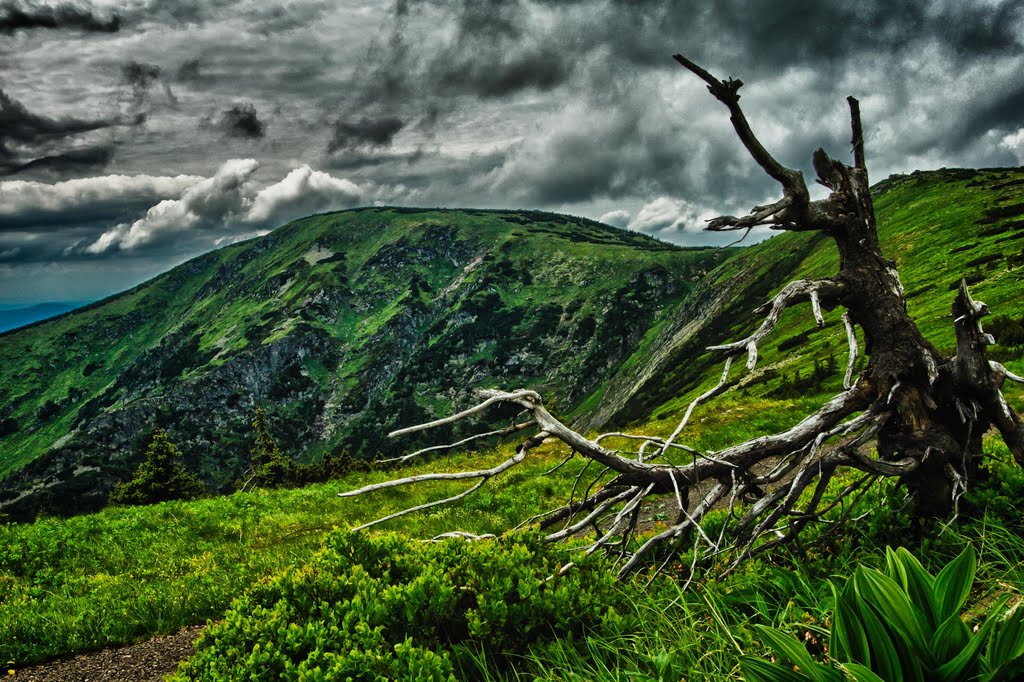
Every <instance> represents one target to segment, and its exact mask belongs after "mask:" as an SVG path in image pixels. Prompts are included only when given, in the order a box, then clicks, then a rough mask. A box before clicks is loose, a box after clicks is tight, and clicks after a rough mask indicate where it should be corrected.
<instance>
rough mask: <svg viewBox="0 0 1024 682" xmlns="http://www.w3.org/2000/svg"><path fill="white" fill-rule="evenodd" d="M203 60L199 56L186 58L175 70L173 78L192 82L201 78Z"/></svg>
mask: <svg viewBox="0 0 1024 682" xmlns="http://www.w3.org/2000/svg"><path fill="white" fill-rule="evenodd" d="M202 68H203V62H202V60H200V59H199V58H192V59H188V60H186V61H184V62H182V63H181V66H179V67H178V70H177V71H176V72H175V75H174V78H175V80H178V81H182V82H186V83H194V82H196V81H198V80H199V79H200V78H202Z"/></svg>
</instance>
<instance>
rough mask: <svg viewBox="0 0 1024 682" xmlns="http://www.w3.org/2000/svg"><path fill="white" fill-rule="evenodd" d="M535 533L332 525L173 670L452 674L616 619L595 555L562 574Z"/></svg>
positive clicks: (260, 676) (279, 675) (609, 585)
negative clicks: (470, 536)
mask: <svg viewBox="0 0 1024 682" xmlns="http://www.w3.org/2000/svg"><path fill="white" fill-rule="evenodd" d="M561 552H564V550H559V549H558V548H552V547H550V546H548V545H545V544H543V542H542V540H541V537H540V536H539V535H538V534H524V535H515V536H510V537H507V538H502V539H498V540H493V541H479V542H466V541H463V540H447V541H444V542H437V543H422V542H416V541H413V540H408V539H405V538H401V537H399V536H396V535H386V536H381V537H377V538H371V537H368V536H366V535H364V534H359V533H353V532H349V531H335V532H334V533H332V534H330V535H329V536H328V538H327V540H326V546H325V548H324V549H323V550H322V551H321V552H320V553H319V554H318V555H317V556H316V557H315V558H314V559H313V560H312V561H311V562H310V563H309V564H308V565H306V566H304V567H302V568H296V569H292V570H289V571H287V572H285V573H283V574H281V575H279V576H278V577H277V578H275V579H274V580H272V581H271V582H270V583H269V584H267V585H265V586H261V587H258V588H256V589H254V590H252V591H251V592H250V593H248V594H246V595H245V596H243V597H241V598H239V599H237V600H236V601H235V602H234V604H233V605H232V608H231V609H230V610H229V611H228V612H227V614H226V616H225V618H224V620H223V621H221V622H220V623H217V624H215V625H212V626H211V627H210V629H209V630H208V631H207V632H206V634H204V635H203V637H202V638H201V639H200V640H199V641H198V643H197V645H196V654H195V656H194V657H193V658H192V659H191V660H189V661H188V662H186V663H184V664H183V665H182V667H181V669H180V671H179V673H178V675H177V678H176V679H177V680H179V681H180V680H199V679H203V680H206V679H211V680H212V679H247V680H291V679H308V680H320V679H346V678H347V679H357V680H362V679H400V680H450V679H455V676H456V674H457V672H458V671H459V660H458V659H459V657H460V656H466V657H467V659H469V658H473V657H474V656H475V655H476V652H479V651H484V652H486V654H487V656H488V659H489V660H490V661H492V662H494V663H495V664H497V665H508V664H510V662H511V661H512V660H513V658H514V657H515V656H521V655H522V654H523V653H524V652H525V651H526V650H527V648H528V647H529V646H530V645H532V644H534V643H537V642H543V641H550V640H551V639H553V638H555V637H560V638H569V639H572V638H573V637H578V636H582V635H584V634H585V633H589V632H602V631H604V632H610V631H611V630H613V629H614V630H620V629H621V627H622V623H621V621H622V618H621V617H620V616H619V615H618V612H617V611H616V608H615V607H616V605H619V606H621V604H622V602H621V599H622V597H621V594H620V592H619V589H618V587H617V586H616V584H615V582H614V579H613V578H612V576H611V573H610V572H609V571H608V570H607V567H606V566H604V565H603V562H602V561H601V560H600V559H598V558H597V557H588V558H585V559H583V560H582V561H579V562H577V564H576V565H575V566H574V567H572V569H571V570H569V571H567V572H565V573H564V574H559V572H560V568H561V567H562V564H561V562H560V559H559V556H560V554H561Z"/></svg>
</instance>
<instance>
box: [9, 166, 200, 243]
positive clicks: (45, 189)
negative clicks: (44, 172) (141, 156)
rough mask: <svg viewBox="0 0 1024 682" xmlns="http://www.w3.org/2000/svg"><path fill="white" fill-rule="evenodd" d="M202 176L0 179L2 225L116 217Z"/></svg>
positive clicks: (172, 195)
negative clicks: (72, 218) (45, 179)
mask: <svg viewBox="0 0 1024 682" xmlns="http://www.w3.org/2000/svg"><path fill="white" fill-rule="evenodd" d="M201 180H203V178H202V177H200V176H196V175H177V176H174V177H166V176H151V175H135V176H127V175H105V176H98V177H91V178H76V179H73V180H65V181H63V182H57V183H45V182H35V181H26V180H5V181H0V219H2V222H3V225H4V227H5V229H6V230H14V229H21V228H26V227H39V226H43V225H58V226H59V225H60V224H61V223H66V222H67V221H68V219H69V216H75V217H76V218H77V220H79V221H83V220H84V221H98V220H113V219H116V218H117V217H118V216H119V215H120V214H121V213H123V212H124V210H125V209H126V208H127V209H129V210H131V209H132V208H135V210H139V209H141V208H145V207H148V206H152V205H153V204H154V203H156V202H158V201H160V200H162V199H175V198H178V197H180V196H181V194H182V193H183V192H184V191H185V190H186V189H187V188H188V187H190V186H192V185H195V184H196V183H198V182H200V181H201Z"/></svg>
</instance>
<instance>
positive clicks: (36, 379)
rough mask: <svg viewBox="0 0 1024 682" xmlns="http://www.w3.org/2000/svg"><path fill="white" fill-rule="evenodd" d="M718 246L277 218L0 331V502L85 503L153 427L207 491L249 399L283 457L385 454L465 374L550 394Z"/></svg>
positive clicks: (241, 454)
mask: <svg viewBox="0 0 1024 682" xmlns="http://www.w3.org/2000/svg"><path fill="white" fill-rule="evenodd" d="M730 253H731V252H730V251H726V250H717V249H680V248H677V247H673V246H670V245H667V244H664V243H661V242H657V241H655V240H652V239H650V238H647V237H643V236H640V235H636V234H632V233H628V232H624V231H622V230H616V229H614V228H610V227H607V226H604V225H600V224H598V223H594V222H591V221H585V220H580V219H575V218H567V217H564V216H556V215H552V214H543V213H536V212H511V211H441V210H437V211H428V210H413V209H381V208H374V209H364V210H357V211H345V212H340V213H333V214H325V215H319V216H313V217H310V218H307V219H303V220H299V221H295V222H293V223H291V224H289V225H286V226H284V227H282V228H279V229H278V230H275V231H274V232H273V233H271V234H270V235H267V236H266V237H263V238H260V239H257V240H253V241H250V242H246V243H242V244H236V245H233V246H230V247H227V248H224V249H221V250H218V251H215V252H212V253H209V254H206V255H204V256H202V257H200V258H197V259H195V260H192V261H190V262H188V263H185V264H184V265H182V266H180V267H178V268H175V269H174V270H172V271H170V272H168V273H166V274H165V275H162V276H160V277H157V278H156V279H154V280H152V281H150V282H147V283H146V284H143V285H141V286H139V287H136V288H135V289H133V290H131V291H129V292H126V293H124V294H121V295H119V296H115V297H113V298H111V299H107V300H106V301H101V302H99V303H96V304H93V305H91V306H87V307H86V308H83V309H80V310H77V311H74V312H72V313H70V314H67V315H64V316H61V317H59V318H56V319H54V320H50V321H46V322H43V323H40V324H38V325H35V326H33V327H31V328H28V329H24V330H15V331H13V332H9V333H7V334H4V335H0V405H3V407H2V408H0V475H2V476H4V477H5V478H4V480H3V481H2V483H0V513H6V514H8V515H9V516H10V517H12V518H25V517H27V516H30V515H32V514H34V513H36V512H38V511H40V510H43V511H47V512H52V513H74V512H81V511H87V510H89V509H94V508H96V507H98V506H100V505H102V503H103V501H104V499H105V495H106V491H107V490H108V489H109V487H110V485H112V483H113V482H114V481H116V480H118V479H120V478H124V477H126V476H127V475H128V474H129V473H130V471H131V470H132V469H133V468H134V466H135V464H136V463H137V462H138V459H139V457H140V454H141V453H140V442H141V440H142V439H143V438H145V437H146V436H148V434H149V433H150V432H151V431H152V429H153V428H155V427H156V426H163V427H165V428H167V429H168V430H169V431H170V433H171V434H172V438H173V440H174V441H175V442H176V443H177V444H178V446H179V449H180V450H181V451H182V452H183V454H184V455H185V457H186V460H187V463H188V465H189V466H190V468H192V469H193V470H195V471H197V472H199V473H200V474H201V475H202V476H203V477H204V478H205V479H206V481H207V483H208V484H209V485H211V486H213V487H214V488H217V489H226V488H229V487H230V485H231V483H232V482H233V481H234V480H235V479H236V478H237V477H238V476H239V475H240V473H241V472H242V471H244V469H245V468H246V467H247V462H246V457H247V449H248V448H249V447H250V446H251V442H250V440H251V437H250V433H249V432H250V427H249V423H248V422H249V420H250V418H251V415H252V411H253V409H254V407H255V406H257V405H261V406H263V407H264V409H265V411H266V413H267V415H268V422H269V425H270V428H271V431H272V432H273V433H274V435H275V436H276V437H277V439H278V440H279V442H281V443H282V444H283V445H284V446H285V448H286V450H287V451H288V452H289V454H291V455H293V456H296V457H298V458H300V459H315V458H317V457H320V456H322V455H323V454H324V453H327V452H330V451H337V450H339V449H347V450H348V451H349V452H350V453H352V454H355V455H357V456H363V457H372V456H373V455H375V454H376V453H377V452H378V451H381V452H386V453H394V452H397V451H398V449H399V447H402V448H404V447H408V446H409V445H410V442H409V441H405V442H403V443H402V444H401V446H398V445H396V444H394V443H391V442H388V441H387V440H386V439H385V435H386V433H387V432H388V431H389V430H391V429H392V428H395V427H396V426H398V425H406V424H409V423H413V422H416V421H421V420H425V419H429V418H432V417H433V416H437V415H440V414H442V413H444V412H446V411H447V410H449V409H450V408H451V407H452V406H453V405H461V404H463V403H465V402H466V400H467V399H469V393H470V391H471V389H474V388H477V387H485V386H495V385H503V386H517V387H518V386H528V387H532V388H536V389H537V390H540V391H542V392H543V393H544V395H545V396H546V398H547V399H548V401H549V403H550V404H553V405H554V406H555V407H556V408H559V409H569V408H572V407H573V406H575V405H577V404H579V403H580V401H581V400H583V398H584V397H585V396H587V395H588V394H593V393H594V392H595V391H596V390H598V389H599V387H601V386H602V385H603V384H604V383H605V381H606V380H607V379H608V378H609V377H611V376H612V375H613V374H614V373H615V372H619V371H620V369H619V368H620V366H621V365H622V364H623V363H624V362H626V361H627V359H628V358H629V357H630V355H631V354H633V353H634V352H636V351H637V350H638V349H642V348H643V347H644V343H645V338H646V337H649V336H651V335H652V334H654V333H655V332H656V330H657V329H659V328H660V327H661V326H664V324H666V320H667V319H668V316H669V314H670V313H672V312H673V311H674V309H675V308H676V307H677V306H679V305H681V304H682V302H683V301H684V300H685V299H686V298H687V295H688V294H689V292H690V291H691V290H692V288H693V286H694V283H695V282H696V281H699V280H700V279H701V278H702V277H703V276H704V275H705V274H706V272H707V271H708V270H710V269H712V268H714V267H715V266H716V265H717V264H718V263H720V262H722V261H723V260H724V259H726V258H727V257H728V255H729V254H730Z"/></svg>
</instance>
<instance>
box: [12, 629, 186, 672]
mask: <svg viewBox="0 0 1024 682" xmlns="http://www.w3.org/2000/svg"><path fill="white" fill-rule="evenodd" d="M204 627H205V626H203V625H196V626H193V627H189V628H185V629H184V630H181V631H179V632H176V633H174V634H173V635H164V636H163V637H155V638H153V639H150V640H146V641H145V642H139V643H138V644H132V645H129V646H125V647H120V648H117V649H103V650H102V651H94V652H93V653H90V654H81V655H78V656H75V657H74V658H64V659H60V660H57V661H51V662H50V663H43V664H40V665H35V666H32V667H28V668H20V669H14V675H10V673H9V670H10V668H9V669H8V670H3V671H0V672H3V673H4V676H3V677H0V679H6V680H19V681H21V682H108V681H109V682H157V681H158V680H162V679H163V678H164V676H165V675H168V674H170V673H172V672H174V671H175V670H177V669H178V663H179V662H180V661H183V660H185V659H186V658H188V657H189V656H191V655H192V642H194V641H195V639H196V637H198V636H199V633H200V632H202V631H203V628H204Z"/></svg>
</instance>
